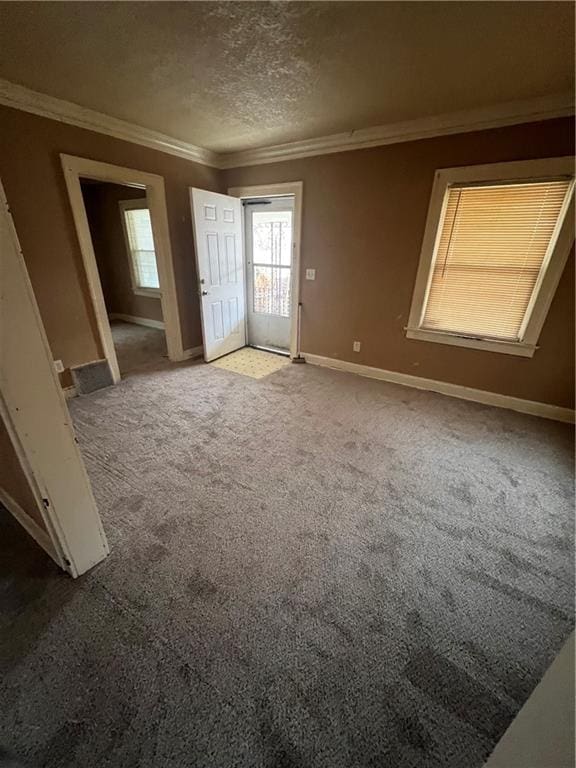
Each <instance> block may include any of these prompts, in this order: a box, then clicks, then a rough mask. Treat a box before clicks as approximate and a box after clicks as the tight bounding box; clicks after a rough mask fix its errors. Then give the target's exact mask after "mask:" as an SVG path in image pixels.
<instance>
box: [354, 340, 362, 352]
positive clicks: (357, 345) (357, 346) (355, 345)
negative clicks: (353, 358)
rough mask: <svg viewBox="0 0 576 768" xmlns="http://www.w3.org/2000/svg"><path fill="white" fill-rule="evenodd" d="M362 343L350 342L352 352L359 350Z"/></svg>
mask: <svg viewBox="0 0 576 768" xmlns="http://www.w3.org/2000/svg"><path fill="white" fill-rule="evenodd" d="M361 346H362V344H361V343H360V342H359V341H354V342H352V352H360V347H361Z"/></svg>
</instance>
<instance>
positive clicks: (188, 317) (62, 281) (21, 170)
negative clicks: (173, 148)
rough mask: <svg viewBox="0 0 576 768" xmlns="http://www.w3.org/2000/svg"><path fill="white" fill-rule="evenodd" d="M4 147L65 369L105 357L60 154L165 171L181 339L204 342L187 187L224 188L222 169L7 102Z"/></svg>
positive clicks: (55, 350)
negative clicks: (221, 180)
mask: <svg viewBox="0 0 576 768" xmlns="http://www.w3.org/2000/svg"><path fill="white" fill-rule="evenodd" d="M0 146H1V147H2V151H1V152H0V178H2V181H3V183H4V187H5V190H6V195H7V197H8V200H9V202H10V208H11V210H12V214H13V216H14V221H15V224H16V229H17V231H18V235H19V237H20V243H21V246H22V251H23V253H24V258H25V260H26V265H27V267H28V271H29V273H30V279H31V281H32V285H33V287H34V292H35V294H36V298H37V301H38V305H39V307H40V313H41V315H42V319H43V321H44V326H45V328H46V333H47V336H48V341H49V342H50V347H51V349H52V354H53V356H54V358H56V359H61V360H62V361H63V363H64V366H65V367H66V368H68V367H69V366H70V365H78V364H81V363H84V362H88V361H91V360H94V359H96V358H100V357H102V351H101V349H100V348H99V343H98V341H97V338H98V336H97V332H96V323H95V318H94V315H93V311H92V308H91V305H90V302H89V301H88V293H87V284H86V279H85V275H84V270H83V265H82V258H81V255H80V249H79V246H78V241H77V237H76V232H75V229H74V223H73V221H72V214H71V211H70V206H69V202H68V196H67V193H66V187H65V184H64V176H63V173H62V168H61V165H60V153H67V154H71V155H78V156H80V157H86V158H91V159H93V160H100V161H103V162H107V163H113V164H115V165H122V166H126V167H128V168H135V169H138V170H141V171H147V172H149V173H156V174H159V175H161V176H163V177H164V182H165V186H166V201H167V206H168V223H169V228H170V239H171V243H172V253H173V256H174V271H175V276H176V286H177V292H178V304H179V308H180V316H181V322H182V329H183V331H182V336H183V345H184V348H185V349H187V348H189V347H194V346H196V345H198V344H201V343H202V337H201V329H200V317H199V310H198V296H197V280H196V269H195V264H194V246H193V240H192V224H191V219H190V205H189V198H188V187H202V188H204V189H210V190H216V191H219V189H220V186H219V185H220V176H219V172H218V171H216V170H215V169H213V168H207V167H205V166H202V165H198V164H197V163H191V162H189V161H188V160H184V159H181V158H178V157H173V156H171V155H167V154H165V153H163V152H157V151H155V150H152V149H147V148H146V147H141V146H138V145H136V144H131V143H129V142H126V141H120V140H119V139H114V138H111V137H109V136H104V135H103V134H99V133H94V132H92V131H86V130H83V129H82V128H76V127H74V126H70V125H65V124H64V123H61V122H57V121H55V120H48V119H46V118H42V117H38V116H36V115H31V114H28V113H26V112H21V111H19V110H15V109H11V108H9V107H3V106H0ZM62 380H63V383H65V384H67V383H68V381H69V379H68V376H67V375H65V376H64V377H63V378H62Z"/></svg>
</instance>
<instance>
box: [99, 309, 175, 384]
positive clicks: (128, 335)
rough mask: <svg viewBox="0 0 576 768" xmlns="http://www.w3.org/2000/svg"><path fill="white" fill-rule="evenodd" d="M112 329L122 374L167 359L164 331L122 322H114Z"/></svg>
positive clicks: (111, 324)
mask: <svg viewBox="0 0 576 768" xmlns="http://www.w3.org/2000/svg"><path fill="white" fill-rule="evenodd" d="M110 327H111V329H112V340H113V342H114V349H115V350H116V356H117V358H118V367H119V368H120V373H121V374H126V373H131V372H132V371H136V370H138V369H139V368H142V367H145V366H150V365H158V363H161V362H163V361H165V360H166V359H167V356H168V352H167V349H166V335H165V333H164V331H161V330H158V329H156V328H148V327H147V326H145V325H136V324H135V323H125V322H123V321H121V320H113V321H112V322H111V323H110Z"/></svg>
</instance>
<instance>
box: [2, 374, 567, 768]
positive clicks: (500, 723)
mask: <svg viewBox="0 0 576 768" xmlns="http://www.w3.org/2000/svg"><path fill="white" fill-rule="evenodd" d="M70 406H71V410H72V413H73V417H74V422H75V425H76V429H77V433H78V437H79V440H80V444H81V447H82V450H83V453H84V456H85V458H86V462H87V465H88V469H89V472H90V475H91V477H92V480H93V484H94V488H95V493H96V497H97V501H98V504H99V507H100V510H101V512H102V515H103V518H104V523H105V527H106V530H107V532H108V535H109V538H110V542H111V545H112V548H113V552H112V555H111V556H110V558H109V559H108V560H107V561H106V562H105V563H103V564H101V565H100V566H98V567H97V568H96V569H95V570H94V571H93V572H92V573H90V574H89V575H87V576H85V577H83V578H82V579H80V580H79V581H77V582H72V581H71V580H69V579H67V578H66V577H64V576H61V575H59V574H58V573H57V572H56V569H55V567H53V566H52V565H50V563H49V562H47V561H46V559H45V558H44V556H43V554H42V553H41V552H39V551H36V550H35V549H34V547H33V546H32V545H29V544H28V542H27V541H26V540H25V539H24V537H23V536H22V535H21V534H20V531H19V530H16V529H15V528H13V527H12V526H11V525H10V523H9V522H7V521H6V520H4V521H3V522H2V528H1V533H2V541H3V542H4V545H3V547H2V548H3V550H5V552H4V551H2V552H1V553H0V555H1V556H2V569H3V573H2V582H1V583H2V613H1V625H0V629H1V641H0V645H1V651H2V660H3V664H4V670H3V674H2V678H1V683H0V695H1V701H2V712H1V715H0V723H1V728H0V733H1V736H0V744H1V745H3V746H5V747H8V748H10V749H12V750H13V751H14V752H15V753H16V754H18V755H20V756H21V758H23V759H25V760H26V761H28V762H27V764H28V765H31V766H45V768H52V767H53V766H54V767H55V766H78V767H79V768H80V767H81V768H92V767H94V768H95V767H96V766H98V767H101V766H114V767H120V766H122V768H126V767H127V766H144V767H146V768H152V767H154V768H165V767H167V766H198V767H199V768H228V767H232V766H238V767H239V768H248V767H250V768H252V767H256V766H258V767H259V768H264V767H267V768H281V767H283V768H344V766H348V767H351V768H368V766H372V767H375V766H378V768H388V767H389V768H440V767H442V768H476V767H477V766H481V765H482V764H483V762H484V760H485V758H486V757H487V756H488V754H489V753H490V751H491V750H492V748H493V747H494V745H495V744H496V742H497V741H498V739H499V737H500V736H501V734H502V733H503V731H504V730H505V729H506V727H507V726H508V724H509V723H510V721H511V720H512V718H513V717H514V715H515V714H516V712H517V711H518V710H519V708H520V706H521V705H522V703H523V702H524V701H525V700H526V698H527V697H528V696H529V694H530V692H531V691H532V689H533V688H534V686H535V685H536V683H537V682H538V680H539V679H540V678H541V677H542V675H543V673H544V671H545V669H546V668H547V667H548V665H549V664H550V663H551V661H552V659H553V658H554V656H555V655H556V653H557V652H558V651H559V649H560V648H561V646H562V644H563V643H564V641H565V640H566V639H567V637H568V635H569V633H570V631H571V629H572V626H573V619H572V616H573V587H572V578H573V566H574V561H573V552H574V550H573V544H574V542H573V484H572V458H573V454H572V430H571V428H569V427H568V426H566V425H562V424H558V423H554V422H550V421H545V420H541V419H536V418H532V417H528V416H523V415H519V414H514V413H511V412H507V411H503V410H497V409H492V408H488V407H484V406H480V405H476V404H472V403H466V402H463V401H458V400H454V399H449V398H444V397H442V396H440V395H434V394H430V393H424V392H418V391H416V390H410V389H404V388H402V387H398V386H394V385H388V384H384V383H382V382H376V381H371V380H368V379H362V378H359V377H355V376H352V375H348V374H344V373H338V372H334V371H328V370H322V369H318V368H313V367H311V366H289V367H287V368H284V369H282V370H281V371H279V372H277V373H275V374H273V375H271V376H270V377H268V378H266V379H262V380H259V381H258V380H253V379H250V378H246V377H243V376H240V375H238V374H234V373H230V372H227V371H223V370H218V369H216V368H214V367H212V366H206V365H202V364H198V365H182V366H178V367H169V366H166V367H165V368H164V369H159V370H155V371H151V370H144V371H141V372H140V373H139V374H138V375H135V376H132V377H129V378H127V379H125V380H124V381H123V382H122V383H121V384H120V385H118V386H117V387H115V388H112V389H108V390H105V391H101V392H98V393H96V394H94V395H91V396H89V397H86V398H80V399H77V400H74V401H72V402H71V403H70ZM15 551H17V554H16V555H15V554H14V552H15ZM550 768H560V767H556V766H554V767H550ZM562 768H564V767H562Z"/></svg>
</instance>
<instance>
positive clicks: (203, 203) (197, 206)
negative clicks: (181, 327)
mask: <svg viewBox="0 0 576 768" xmlns="http://www.w3.org/2000/svg"><path fill="white" fill-rule="evenodd" d="M190 204H191V206H192V220H193V223H194V246H195V250H196V267H197V271H198V279H199V281H200V294H201V295H200V313H201V318H202V336H203V340H204V359H205V360H206V361H210V360H215V359H216V358H217V357H221V356H222V355H227V354H228V353H229V352H233V351H234V350H235V349H239V348H240V347H243V346H244V345H245V344H246V309H245V307H246V297H245V292H244V291H245V288H244V261H243V254H242V220H241V211H242V206H241V203H240V200H239V199H238V198H236V197H228V195H220V194H218V193H217V192H208V191H207V190H205V189H195V188H193V189H190Z"/></svg>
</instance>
